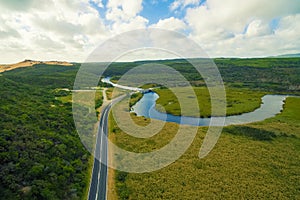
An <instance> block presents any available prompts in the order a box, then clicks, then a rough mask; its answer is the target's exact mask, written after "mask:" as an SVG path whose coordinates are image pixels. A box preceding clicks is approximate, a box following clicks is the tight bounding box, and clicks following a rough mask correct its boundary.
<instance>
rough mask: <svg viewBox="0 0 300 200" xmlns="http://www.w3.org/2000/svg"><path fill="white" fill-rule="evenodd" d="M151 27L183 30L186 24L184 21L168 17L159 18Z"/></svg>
mask: <svg viewBox="0 0 300 200" xmlns="http://www.w3.org/2000/svg"><path fill="white" fill-rule="evenodd" d="M151 28H161V29H167V30H172V31H179V32H180V31H183V30H185V29H186V28H187V25H186V24H185V22H184V21H182V20H180V19H178V18H174V17H170V18H167V19H161V20H159V21H158V22H157V23H156V24H153V25H152V26H151Z"/></svg>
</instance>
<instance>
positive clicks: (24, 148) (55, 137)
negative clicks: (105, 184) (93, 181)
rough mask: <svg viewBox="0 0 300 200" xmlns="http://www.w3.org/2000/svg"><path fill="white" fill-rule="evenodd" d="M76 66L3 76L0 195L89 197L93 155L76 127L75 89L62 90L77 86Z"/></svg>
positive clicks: (8, 73)
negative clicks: (73, 103) (70, 90)
mask: <svg viewBox="0 0 300 200" xmlns="http://www.w3.org/2000/svg"><path fill="white" fill-rule="evenodd" d="M77 69H78V68H77V67H62V66H44V65H39V66H35V67H32V68H23V69H18V70H14V71H10V72H6V73H3V74H2V76H1V77H0V88H1V90H0V95H1V97H3V98H1V104H0V115H1V117H0V129H1V134H0V149H1V151H0V160H1V170H0V173H1V175H0V194H1V195H0V196H1V197H0V199H81V198H83V197H84V192H85V191H86V187H88V182H89V178H90V177H89V174H88V173H87V172H88V168H89V167H90V163H89V158H90V154H89V152H87V150H85V148H84V147H83V145H82V143H81V141H80V139H79V137H78V134H77V132H76V129H75V126H74V121H73V118H72V105H71V103H70V95H69V94H70V92H68V90H58V89H59V88H67V89H72V82H73V80H74V78H75V75H76V72H77ZM65 95H67V96H65ZM56 98H58V99H60V100H61V101H60V100H56Z"/></svg>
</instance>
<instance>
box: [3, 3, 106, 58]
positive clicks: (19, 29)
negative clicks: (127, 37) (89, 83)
mask: <svg viewBox="0 0 300 200" xmlns="http://www.w3.org/2000/svg"><path fill="white" fill-rule="evenodd" d="M5 2H7V1H5ZM95 3H96V1H95ZM97 3H98V4H99V3H100V1H97ZM45 5H46V6H45ZM23 6H24V5H23V4H21V3H19V1H10V3H1V4H0V8H1V14H0V35H1V38H0V42H1V44H2V45H1V47H0V52H1V53H2V52H5V51H6V53H5V54H6V56H5V57H2V60H1V62H16V61H19V60H21V59H25V58H32V59H34V58H35V59H40V60H45V59H51V60H52V59H61V60H69V61H84V59H85V58H86V56H87V54H88V53H89V52H90V51H91V50H92V49H93V48H94V47H95V46H96V45H97V44H99V42H101V41H103V40H104V39H105V38H107V37H108V31H107V28H106V27H105V25H104V23H103V21H102V19H101V18H100V16H99V14H98V12H97V10H95V9H94V8H93V7H92V6H91V5H90V4H89V2H88V1H85V0H77V1H73V0H49V1H45V0H27V1H26V4H25V8H24V7H23ZM7 38H8V39H7ZM20 51H24V52H20ZM9 52H14V53H12V54H11V55H10V54H9V55H8V53H9ZM51 52H52V53H51ZM24 55H26V56H24ZM33 57H34V58H33Z"/></svg>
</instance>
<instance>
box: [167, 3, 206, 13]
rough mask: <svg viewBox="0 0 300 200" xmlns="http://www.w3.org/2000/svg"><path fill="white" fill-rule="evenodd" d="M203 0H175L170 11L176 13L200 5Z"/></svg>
mask: <svg viewBox="0 0 300 200" xmlns="http://www.w3.org/2000/svg"><path fill="white" fill-rule="evenodd" d="M200 2H201V0H175V1H174V2H173V3H172V4H171V5H170V10H171V11H174V10H177V9H183V8H185V7H187V6H189V5H198V4H200Z"/></svg>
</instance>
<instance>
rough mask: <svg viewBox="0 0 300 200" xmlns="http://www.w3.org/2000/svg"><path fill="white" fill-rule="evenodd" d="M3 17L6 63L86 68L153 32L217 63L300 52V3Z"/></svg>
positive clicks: (88, 9)
mask: <svg viewBox="0 0 300 200" xmlns="http://www.w3.org/2000/svg"><path fill="white" fill-rule="evenodd" d="M0 9H1V13H0V43H1V45H0V54H1V55H2V58H1V61H0V63H12V62H16V61H19V60H22V59H38V60H68V61H79V62H80V61H84V60H85V59H86V58H87V57H88V55H89V54H90V53H91V52H92V51H93V50H94V49H95V48H96V47H97V46H98V45H100V44H101V43H103V42H104V41H106V40H108V39H110V38H112V37H114V36H115V35H117V34H122V33H124V32H127V31H132V30H135V29H148V28H161V29H167V30H171V31H177V32H180V33H182V34H184V35H185V36H186V37H187V38H189V39H191V40H193V41H195V42H196V43H197V44H199V45H200V46H201V47H202V48H203V49H204V50H205V51H206V52H207V54H208V55H209V56H211V57H264V56H271V55H279V54H289V53H299V52H300V34H299V32H300V23H299V21H300V4H299V0H276V1H270V0H251V1H240V0H226V3H225V1H224V0H160V1H159V0H131V1H128V0H24V1H18V0H10V1H6V0H0ZM137 59H138V58H137Z"/></svg>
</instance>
